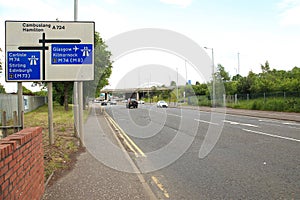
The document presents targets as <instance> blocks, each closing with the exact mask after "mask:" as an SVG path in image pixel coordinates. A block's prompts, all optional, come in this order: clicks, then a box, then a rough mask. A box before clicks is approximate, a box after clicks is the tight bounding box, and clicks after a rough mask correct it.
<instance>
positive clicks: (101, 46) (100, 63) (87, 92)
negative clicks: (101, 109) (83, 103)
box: [84, 32, 112, 100]
mask: <svg viewBox="0 0 300 200" xmlns="http://www.w3.org/2000/svg"><path fill="white" fill-rule="evenodd" d="M94 55H95V59H94V64H95V71H94V73H95V78H94V80H93V81H86V82H84V96H85V97H98V96H99V95H100V90H101V89H102V88H103V87H104V86H106V85H108V84H109V82H108V78H109V77H110V75H111V72H112V61H111V60H110V59H111V58H110V57H111V52H110V51H108V50H107V45H106V44H105V42H104V41H103V40H102V38H101V37H100V34H99V33H98V32H95V52H94ZM84 100H85V99H84Z"/></svg>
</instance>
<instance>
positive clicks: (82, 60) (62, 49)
mask: <svg viewBox="0 0 300 200" xmlns="http://www.w3.org/2000/svg"><path fill="white" fill-rule="evenodd" d="M51 64H52V65H82V64H93V45H92V44H52V46H51Z"/></svg>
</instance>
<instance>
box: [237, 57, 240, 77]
mask: <svg viewBox="0 0 300 200" xmlns="http://www.w3.org/2000/svg"><path fill="white" fill-rule="evenodd" d="M237 57H238V71H237V73H238V74H240V53H239V52H238V53H237Z"/></svg>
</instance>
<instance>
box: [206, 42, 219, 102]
mask: <svg viewBox="0 0 300 200" xmlns="http://www.w3.org/2000/svg"><path fill="white" fill-rule="evenodd" d="M204 49H209V50H211V60H212V72H211V75H212V79H213V84H212V93H213V95H212V107H213V108H215V107H216V86H215V61H214V48H208V47H204Z"/></svg>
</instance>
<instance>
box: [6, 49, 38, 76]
mask: <svg viewBox="0 0 300 200" xmlns="http://www.w3.org/2000/svg"><path fill="white" fill-rule="evenodd" d="M40 60H41V56H40V52H39V51H8V52H7V70H8V80H27V81H29V80H32V81H34V80H40V78H41V73H40V72H41V64H40Z"/></svg>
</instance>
